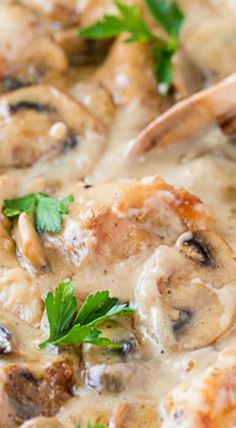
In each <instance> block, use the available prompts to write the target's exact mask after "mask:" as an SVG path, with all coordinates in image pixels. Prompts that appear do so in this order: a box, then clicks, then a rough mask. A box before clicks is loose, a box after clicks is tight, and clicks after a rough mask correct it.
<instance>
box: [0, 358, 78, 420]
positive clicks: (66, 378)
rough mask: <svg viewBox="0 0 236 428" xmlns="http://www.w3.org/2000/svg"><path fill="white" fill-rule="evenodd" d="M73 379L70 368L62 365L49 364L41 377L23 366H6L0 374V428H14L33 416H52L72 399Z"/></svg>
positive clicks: (58, 362) (64, 363)
mask: <svg viewBox="0 0 236 428" xmlns="http://www.w3.org/2000/svg"><path fill="white" fill-rule="evenodd" d="M73 376H74V372H73V367H72V366H71V364H69V363H68V362H66V361H57V362H54V363H53V364H50V365H49V366H48V367H47V369H46V370H45V371H44V373H43V374H42V376H38V375H35V374H34V373H32V372H31V371H30V370H29V369H28V368H26V367H25V366H23V365H21V366H20V365H16V364H14V365H13V364H12V365H6V366H5V367H4V368H2V369H1V373H0V388H1V400H0V406H1V407H0V409H1V420H0V428H6V427H8V428H16V427H17V426H19V425H20V424H21V423H23V422H24V421H27V420H29V419H32V418H35V417H37V416H48V417H50V416H54V415H55V414H56V413H57V412H58V410H59V409H60V407H61V406H62V405H63V404H64V403H65V402H66V401H67V400H68V399H69V398H70V397H72V386H73V383H74V378H73ZM45 421H47V419H45ZM26 426H30V427H38V426H39V427H41V426H42V425H33V424H32V425H26ZM47 426H50V425H47ZM54 426H55V425H53V424H52V427H54Z"/></svg>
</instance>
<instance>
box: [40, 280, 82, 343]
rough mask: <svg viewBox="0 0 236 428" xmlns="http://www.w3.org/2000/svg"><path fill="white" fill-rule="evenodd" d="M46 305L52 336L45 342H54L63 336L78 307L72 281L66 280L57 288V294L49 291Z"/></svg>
mask: <svg viewBox="0 0 236 428" xmlns="http://www.w3.org/2000/svg"><path fill="white" fill-rule="evenodd" d="M45 307H46V312H47V317H48V323H49V327H50V336H49V338H48V340H47V341H46V342H45V343H50V342H54V341H55V340H57V339H58V338H59V337H62V336H63V335H64V334H65V332H66V331H67V327H68V326H69V323H70V321H71V319H72V318H73V316H74V315H75V312H76V309H77V301H76V298H75V296H74V292H73V286H72V283H71V282H70V281H64V282H63V283H61V284H59V286H58V287H57V288H56V291H55V296H54V295H53V294H52V293H48V295H47V297H46V300H45Z"/></svg>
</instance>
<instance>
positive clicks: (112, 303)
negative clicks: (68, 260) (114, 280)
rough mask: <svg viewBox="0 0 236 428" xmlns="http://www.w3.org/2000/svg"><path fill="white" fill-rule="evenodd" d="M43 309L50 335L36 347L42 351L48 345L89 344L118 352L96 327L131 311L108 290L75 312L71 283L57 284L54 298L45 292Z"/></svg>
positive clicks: (117, 345)
mask: <svg viewBox="0 0 236 428" xmlns="http://www.w3.org/2000/svg"><path fill="white" fill-rule="evenodd" d="M45 306H46V312H47V317H48V321H49V327H50V335H49V338H48V339H47V340H46V341H45V342H43V343H41V344H40V345H39V346H40V348H44V347H45V346H46V345H47V344H48V343H51V344H54V345H74V344H76V345H81V344H82V343H91V344H94V345H97V346H101V347H108V348H111V349H120V348H121V347H122V345H120V344H118V343H113V342H112V341H111V340H110V339H107V338H105V337H102V336H101V335H102V332H101V331H100V330H98V329H97V328H96V326H97V325H99V324H102V323H103V322H104V321H106V320H108V319H110V318H112V317H115V316H119V315H126V314H131V313H133V312H134V310H133V309H131V308H130V307H129V306H128V305H127V304H121V303H120V301H119V300H118V299H117V298H111V297H110V296H109V292H108V291H101V292H97V293H96V294H94V295H90V296H88V297H87V299H86V300H85V302H84V304H83V305H82V306H81V308H80V309H79V311H78V312H77V304H76V299H75V296H74V293H73V287H72V283H71V282H70V281H65V282H63V283H61V284H59V286H58V287H57V288H56V291H55V296H54V295H53V294H52V293H48V295H47V298H46V301H45ZM76 312H77V315H76Z"/></svg>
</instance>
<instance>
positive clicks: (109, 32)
mask: <svg viewBox="0 0 236 428" xmlns="http://www.w3.org/2000/svg"><path fill="white" fill-rule="evenodd" d="M114 3H115V5H116V7H117V9H118V12H119V16H114V15H105V16H104V17H103V19H101V20H100V21H98V22H96V23H94V24H92V25H90V26H89V27H86V28H83V29H82V30H80V31H79V36H80V37H83V38H85V39H91V40H97V39H107V38H111V37H115V36H118V35H119V34H121V33H127V34H128V35H129V36H128V38H127V39H126V42H127V43H131V42H145V41H149V42H150V44H151V54H152V58H153V63H154V72H155V75H156V77H157V80H158V83H159V85H158V88H159V92H160V94H161V95H166V94H167V93H168V91H169V89H170V87H171V84H172V82H173V63H172V59H173V55H174V53H175V52H176V50H177V49H178V47H179V35H180V30H181V27H182V24H183V20H184V14H183V12H182V10H181V9H180V7H179V6H178V4H177V3H176V2H175V1H172V2H168V1H166V0H144V3H145V4H146V6H147V7H148V10H149V11H150V13H151V15H152V16H153V18H154V19H155V20H156V22H157V23H158V24H159V25H160V26H161V27H162V29H163V30H165V32H166V33H167V37H166V38H165V39H162V38H160V37H157V36H156V35H155V34H154V33H153V32H152V30H151V29H150V28H149V27H148V25H147V24H146V22H145V21H144V19H143V17H142V14H141V11H140V9H139V8H138V7H137V6H128V5H125V4H124V3H121V2H119V1H115V2H114Z"/></svg>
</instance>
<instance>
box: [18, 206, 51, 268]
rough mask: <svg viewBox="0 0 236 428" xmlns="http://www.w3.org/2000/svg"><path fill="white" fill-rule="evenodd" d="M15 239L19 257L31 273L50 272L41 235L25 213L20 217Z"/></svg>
mask: <svg viewBox="0 0 236 428" xmlns="http://www.w3.org/2000/svg"><path fill="white" fill-rule="evenodd" d="M13 237H14V240H15V242H16V246H17V251H18V255H19V258H20V261H22V264H23V266H24V267H26V268H27V267H28V268H29V270H30V271H32V270H33V271H36V272H45V271H47V270H49V266H48V262H47V258H46V255H45V253H44V249H43V246H42V243H41V241H40V237H39V235H38V234H37V233H36V230H35V227H34V225H33V221H32V218H31V217H30V216H29V215H28V214H25V213H22V214H21V215H20V216H19V219H18V222H17V223H16V225H15V228H14V232H13Z"/></svg>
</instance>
